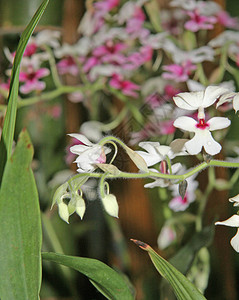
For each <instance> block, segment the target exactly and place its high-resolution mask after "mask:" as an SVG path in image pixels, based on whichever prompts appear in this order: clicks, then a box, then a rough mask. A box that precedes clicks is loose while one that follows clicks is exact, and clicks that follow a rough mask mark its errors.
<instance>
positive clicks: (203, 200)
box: [196, 167, 215, 231]
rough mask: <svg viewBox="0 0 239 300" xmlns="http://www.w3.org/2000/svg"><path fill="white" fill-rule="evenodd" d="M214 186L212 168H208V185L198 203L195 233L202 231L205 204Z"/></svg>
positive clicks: (213, 171)
mask: <svg viewBox="0 0 239 300" xmlns="http://www.w3.org/2000/svg"><path fill="white" fill-rule="evenodd" d="M214 186H215V170H214V168H212V167H210V168H209V170H208V185H207V188H206V190H205V191H204V192H203V195H202V197H201V198H200V202H199V209H198V215H197V218H196V231H201V230H202V216H203V213H204V210H205V207H206V204H207V200H208V197H209V195H210V193H211V192H212V190H213V188H214Z"/></svg>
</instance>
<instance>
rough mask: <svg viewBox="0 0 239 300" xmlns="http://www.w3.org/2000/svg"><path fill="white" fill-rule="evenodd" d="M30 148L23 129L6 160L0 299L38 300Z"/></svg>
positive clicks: (0, 207) (37, 228) (0, 211)
mask: <svg viewBox="0 0 239 300" xmlns="http://www.w3.org/2000/svg"><path fill="white" fill-rule="evenodd" d="M32 157H33V147H32V144H31V141H30V138H29V135H28V133H27V132H26V130H24V131H23V132H22V133H21V134H20V135H19V140H18V143H17V146H16V149H15V151H14V153H13V155H12V157H11V158H10V159H9V160H8V161H7V163H6V166H5V172H4V175H3V179H2V186H1V190H0V220H1V226H0V241H1V243H0V299H1V300H10V299H11V300H19V299H24V300H25V299H26V300H27V299H29V300H32V299H38V295H39V290H40V284H41V253H40V251H41V220H40V208H39V201H38V193H37V189H36V184H35V179H34V175H33V172H32V170H31V168H30V164H31V161H32Z"/></svg>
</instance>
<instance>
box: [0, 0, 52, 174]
mask: <svg viewBox="0 0 239 300" xmlns="http://www.w3.org/2000/svg"><path fill="white" fill-rule="evenodd" d="M48 2H49V0H44V1H43V2H42V4H41V5H40V7H39V8H38V10H37V11H36V13H35V15H34V16H33V18H32V19H31V21H30V23H29V24H28V26H27V27H26V29H25V30H24V32H23V33H22V36H21V39H20V41H19V44H18V47H17V51H16V55H15V59H14V62H13V67H12V73H11V83H10V90H9V96H8V107H7V112H6V117H5V120H4V125H3V130H2V137H1V141H0V153H1V160H0V179H1V178H2V176H3V171H4V166H5V164H6V161H7V159H8V158H9V157H10V155H11V151H12V143H13V136H14V130H15V122H16V114H17V96H18V86H19V72H20V63H21V60H22V56H23V53H24V51H25V48H26V46H27V42H28V40H29V38H30V37H31V35H32V33H33V31H34V29H35V27H36V26H37V23H38V22H39V20H40V18H41V16H42V14H43V12H44V10H45V9H46V7H47V4H48Z"/></svg>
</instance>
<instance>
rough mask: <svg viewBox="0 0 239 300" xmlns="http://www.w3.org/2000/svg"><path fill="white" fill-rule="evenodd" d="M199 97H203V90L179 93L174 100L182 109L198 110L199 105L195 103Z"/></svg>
mask: <svg viewBox="0 0 239 300" xmlns="http://www.w3.org/2000/svg"><path fill="white" fill-rule="evenodd" d="M198 93H199V94H198ZM197 98H199V99H200V98H202V92H191V93H179V94H177V95H176V96H175V97H173V100H174V102H175V104H176V105H177V106H178V107H180V108H182V109H187V110H196V109H198V107H199V106H198V105H195V102H198V101H195V99H197Z"/></svg>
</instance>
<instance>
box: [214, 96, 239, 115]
mask: <svg viewBox="0 0 239 300" xmlns="http://www.w3.org/2000/svg"><path fill="white" fill-rule="evenodd" d="M231 101H232V106H233V108H234V110H235V112H237V111H238V110H239V93H234V92H231V93H230V92H228V93H226V94H224V95H222V96H221V97H220V99H219V101H218V103H217V107H218V106H220V105H222V104H223V103H226V102H231Z"/></svg>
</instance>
